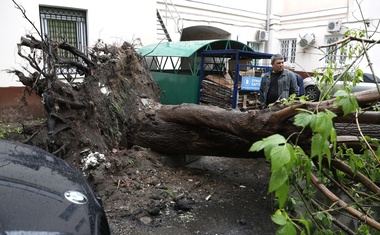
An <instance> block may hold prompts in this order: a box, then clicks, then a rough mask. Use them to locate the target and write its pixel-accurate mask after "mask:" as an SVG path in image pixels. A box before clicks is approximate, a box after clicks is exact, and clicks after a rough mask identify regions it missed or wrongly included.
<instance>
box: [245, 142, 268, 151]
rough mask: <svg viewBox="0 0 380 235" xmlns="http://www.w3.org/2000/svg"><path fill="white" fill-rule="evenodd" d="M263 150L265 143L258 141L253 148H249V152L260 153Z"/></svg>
mask: <svg viewBox="0 0 380 235" xmlns="http://www.w3.org/2000/svg"><path fill="white" fill-rule="evenodd" d="M263 148H265V144H264V141H262V140H260V141H256V142H255V143H253V144H252V146H251V148H249V150H248V152H259V151H261V150H262V149H263Z"/></svg>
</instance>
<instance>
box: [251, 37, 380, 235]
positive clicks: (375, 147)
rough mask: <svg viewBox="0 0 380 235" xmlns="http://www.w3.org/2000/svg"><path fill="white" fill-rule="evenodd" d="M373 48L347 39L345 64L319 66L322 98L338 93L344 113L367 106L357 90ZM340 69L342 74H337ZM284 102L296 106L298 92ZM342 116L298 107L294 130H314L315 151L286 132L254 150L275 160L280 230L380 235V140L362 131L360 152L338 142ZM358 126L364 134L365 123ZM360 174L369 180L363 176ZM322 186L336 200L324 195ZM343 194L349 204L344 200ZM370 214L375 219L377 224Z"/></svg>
mask: <svg viewBox="0 0 380 235" xmlns="http://www.w3.org/2000/svg"><path fill="white" fill-rule="evenodd" d="M345 36H347V37H364V36H366V33H365V31H363V30H348V31H347V32H346V35H345ZM335 46H336V45H335ZM370 47H371V45H369V44H368V45H367V47H366V46H365V44H364V43H363V42H362V41H360V40H357V41H348V40H345V41H342V42H341V45H340V47H339V50H340V53H341V54H344V55H346V57H347V58H346V59H347V63H346V64H344V65H342V66H337V64H331V63H330V64H329V66H328V68H327V69H324V70H322V71H315V79H316V81H317V84H318V87H319V89H320V90H321V98H320V99H321V101H322V100H325V99H330V98H332V97H334V98H335V100H334V106H333V107H334V108H336V109H341V110H342V111H343V115H344V116H345V115H348V114H354V115H357V114H358V112H360V111H362V108H361V107H360V106H359V105H358V102H357V101H356V98H355V96H354V95H353V94H352V93H351V90H352V88H353V87H355V86H356V85H357V84H359V83H360V82H361V80H362V77H363V71H362V70H361V69H360V68H358V61H360V58H362V57H363V56H364V55H365V51H366V50H368V49H369V48H370ZM367 60H368V61H369V58H367ZM337 71H339V73H340V74H341V75H340V77H339V78H337V79H334V75H335V74H336V72H337ZM349 71H352V73H348V72H349ZM350 74H352V75H350ZM339 79H341V80H343V83H344V88H342V89H339V90H338V91H337V92H336V93H334V94H332V87H333V86H334V83H336V82H337V81H338V80H339ZM302 102H305V101H304V100H302ZM282 103H283V104H289V105H291V104H292V103H294V97H291V98H290V99H288V100H287V101H282ZM375 110H378V108H377V107H376V109H375ZM336 117H337V115H336V114H334V113H333V112H331V111H329V110H324V111H320V110H319V109H318V106H317V108H316V109H315V110H314V111H308V110H305V109H298V114H297V115H296V116H295V117H294V120H293V124H294V125H295V126H298V127H300V128H301V129H302V130H301V132H300V133H294V135H295V136H297V135H300V134H301V133H302V132H304V131H306V130H308V131H310V130H311V133H312V136H311V138H310V140H308V141H309V142H310V151H309V152H307V153H306V152H305V151H303V149H302V148H301V147H300V146H299V141H300V140H299V138H298V137H297V138H294V136H289V137H288V138H286V137H284V136H282V135H280V134H274V135H271V136H268V137H267V138H263V139H262V140H260V141H257V142H255V143H253V144H252V146H251V148H250V149H249V151H251V152H254V151H257V152H258V151H263V152H264V154H265V157H266V159H267V160H268V161H269V162H270V163H271V177H270V181H269V190H268V193H272V194H274V196H275V199H276V200H277V206H278V209H277V210H276V211H275V212H274V214H273V215H272V217H271V218H272V221H273V222H274V223H276V224H277V225H278V226H279V228H278V230H277V234H287V235H288V234H297V233H300V234H344V232H346V233H348V234H380V231H379V228H380V227H379V223H378V222H377V221H376V217H378V215H377V213H380V212H379V211H376V208H378V207H379V203H380V199H379V197H378V193H379V192H374V191H373V189H372V190H371V189H370V188H369V187H368V185H370V184H373V185H376V183H378V182H380V168H379V163H380V161H379V159H378V156H379V155H380V148H379V145H380V144H379V140H378V139H375V138H371V137H370V136H364V135H361V136H359V137H358V139H359V140H360V143H361V149H360V151H357V150H354V149H353V148H352V147H349V146H347V145H346V144H344V143H343V144H338V142H337V133H336V131H335V128H334V118H336ZM358 131H359V133H361V132H360V126H359V125H358ZM304 141H306V140H302V142H304ZM332 162H334V163H336V162H339V163H340V164H342V165H343V166H348V169H349V170H347V169H346V168H339V167H337V166H336V164H335V165H334V166H332ZM358 175H360V177H362V178H363V179H365V182H367V183H364V182H363V181H360V180H357V179H358V178H357V177H356V176H358ZM321 185H323V186H321ZM317 189H318V190H317ZM318 191H322V192H323V193H324V195H327V198H328V199H330V200H333V199H335V201H334V200H333V201H328V200H323V199H321V196H320V194H321V193H320V192H318ZM342 198H344V199H345V201H347V203H346V204H343V203H341V202H342V201H343V199H342ZM347 208H349V209H353V210H357V211H359V214H361V215H362V217H358V218H354V217H353V216H352V214H351V213H349V212H350V210H348V209H347ZM342 215H345V216H348V218H349V221H348V222H347V219H346V220H345V222H341V221H339V219H340V218H342ZM370 219H372V220H373V221H374V222H373V223H372V224H371V225H369V224H370V223H369V222H368V220H370ZM350 223H351V224H350ZM343 231H344V232H343Z"/></svg>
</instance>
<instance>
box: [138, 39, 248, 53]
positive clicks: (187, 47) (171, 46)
mask: <svg viewBox="0 0 380 235" xmlns="http://www.w3.org/2000/svg"><path fill="white" fill-rule="evenodd" d="M232 49H236V50H244V51H253V49H252V48H250V47H248V46H247V45H246V44H244V43H241V42H239V41H234V40H197V41H180V42H161V43H155V44H150V45H147V46H145V47H143V48H141V49H139V50H137V52H138V53H140V54H141V55H142V56H147V57H154V56H157V57H161V56H162V57H190V56H191V55H193V54H194V53H196V52H198V51H200V52H202V51H205V50H232Z"/></svg>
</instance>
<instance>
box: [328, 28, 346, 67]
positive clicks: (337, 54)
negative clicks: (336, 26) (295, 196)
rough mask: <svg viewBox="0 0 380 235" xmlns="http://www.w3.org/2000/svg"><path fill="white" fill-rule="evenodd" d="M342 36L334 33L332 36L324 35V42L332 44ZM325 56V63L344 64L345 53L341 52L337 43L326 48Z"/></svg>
mask: <svg viewBox="0 0 380 235" xmlns="http://www.w3.org/2000/svg"><path fill="white" fill-rule="evenodd" d="M341 38H342V36H340V35H334V36H326V44H333V43H334V42H337V41H338V40H340V39H341ZM326 55H327V56H326V57H325V63H326V64H328V63H339V64H344V63H345V61H346V58H347V55H346V54H345V53H342V52H341V51H340V50H339V48H338V46H337V45H333V46H330V47H327V48H326Z"/></svg>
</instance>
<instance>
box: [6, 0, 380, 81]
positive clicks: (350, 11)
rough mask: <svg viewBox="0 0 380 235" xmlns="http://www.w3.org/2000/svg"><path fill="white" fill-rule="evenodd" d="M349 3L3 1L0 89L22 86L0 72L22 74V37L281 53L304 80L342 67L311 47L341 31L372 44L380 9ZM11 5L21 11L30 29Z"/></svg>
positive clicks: (376, 60) (372, 3)
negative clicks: (363, 32)
mask: <svg viewBox="0 0 380 235" xmlns="http://www.w3.org/2000/svg"><path fill="white" fill-rule="evenodd" d="M356 2H357V1H354V0H334V1H329V0H319V1H301V0H292V1H290V0H266V1H265V0H236V1H225V0H218V1H216V0H209V1H207V2H201V1H193V0H170V1H168V0H157V1H156V0H146V1H133V3H131V2H128V1H125V2H123V1H117V0H109V1H107V2H104V1H97V0H94V1H78V0H76V1H74V0H65V1H62V0H56V1H49V0H19V1H15V2H13V1H12V0H4V1H2V2H1V3H0V6H1V7H0V18H1V22H2V24H1V25H0V28H1V29H2V32H5V33H4V34H3V36H2V37H1V39H0V40H1V44H0V45H2V46H3V47H2V48H3V51H2V53H1V56H0V76H1V80H0V87H8V86H21V83H19V82H18V81H17V80H18V78H17V77H16V76H14V75H11V74H8V73H6V72H5V70H6V69H11V68H16V69H21V68H22V67H25V68H28V65H27V64H25V61H23V60H22V59H21V58H20V57H19V56H18V55H17V43H18V42H19V41H20V37H21V36H24V35H27V34H32V35H33V36H35V37H38V36H39V35H38V33H37V32H36V31H37V30H38V31H39V32H40V35H44V34H49V35H50V37H51V38H52V39H55V40H59V39H64V40H68V41H69V42H70V43H72V44H74V45H76V46H77V47H78V49H80V50H82V51H85V50H86V48H87V47H91V46H93V45H94V44H95V43H96V42H97V41H98V40H102V41H104V42H105V43H108V44H120V45H121V44H122V43H123V42H124V41H128V42H131V43H132V44H134V45H135V46H136V48H139V47H142V46H145V45H148V44H152V43H158V42H160V41H163V40H172V41H190V40H204V39H231V40H237V41H240V42H243V43H246V44H248V45H249V46H250V47H252V48H253V49H254V50H257V51H260V52H266V53H281V54H283V55H284V56H286V58H287V59H288V60H290V62H291V63H292V64H293V65H294V67H295V69H296V70H297V71H308V72H311V71H313V70H314V69H316V68H322V67H325V66H326V65H327V63H328V62H336V63H341V62H343V61H344V60H345V59H346V55H341V54H340V52H339V50H336V51H335V53H333V54H332V55H330V56H328V57H325V53H326V52H328V50H333V49H334V48H329V49H326V48H322V49H320V48H318V47H319V46H321V45H325V44H329V43H333V42H335V41H337V40H339V39H341V38H343V35H344V33H345V32H346V31H347V30H349V29H364V28H367V30H368V31H369V32H370V35H372V38H373V39H376V38H378V36H379V35H378V33H376V32H375V30H376V27H377V24H378V22H379V17H378V16H377V9H379V7H380V2H378V1H376V0H363V1H361V5H360V8H359V6H358V5H357V4H356ZM15 3H17V4H18V5H19V6H21V7H22V9H24V10H25V16H27V18H28V19H29V21H28V20H27V19H25V18H24V16H23V13H22V11H20V9H17V8H16V7H15ZM6 22H8V23H6ZM31 23H33V24H31ZM377 50H378V46H375V48H373V49H371V50H370V53H369V55H370V58H371V62H372V63H373V66H374V68H375V72H376V71H377V70H378V67H379V66H378V64H380V55H378V53H376V51H377ZM376 65H377V66H376ZM361 68H362V69H363V70H365V71H369V67H368V63H367V62H366V61H362V65H361ZM379 73H380V71H379Z"/></svg>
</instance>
